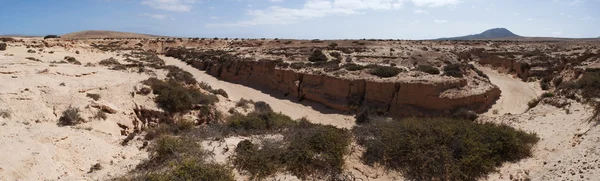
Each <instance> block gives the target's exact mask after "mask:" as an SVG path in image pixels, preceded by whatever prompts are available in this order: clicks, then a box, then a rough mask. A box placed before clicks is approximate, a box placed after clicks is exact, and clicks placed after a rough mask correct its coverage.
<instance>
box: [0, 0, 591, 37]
mask: <svg viewBox="0 0 600 181" xmlns="http://www.w3.org/2000/svg"><path fill="white" fill-rule="evenodd" d="M0 4H1V6H0V34H22V35H46V34H59V35H60V34H65V33H70V32H75V31H82V30H115V31H127V32H138V33H148V34H157V35H170V36H182V37H249V38H260V37H266V38H302V39H313V38H320V39H358V38H384V39H388V38H393V39H430V38H439V37H452V36H462V35H468V34H474V33H479V32H482V31H484V30H486V29H490V28H495V27H504V28H507V29H509V30H511V31H513V32H514V33H516V34H519V35H522V36H543V37H572V38H583V37H598V36H600V10H599V9H600V0H0Z"/></svg>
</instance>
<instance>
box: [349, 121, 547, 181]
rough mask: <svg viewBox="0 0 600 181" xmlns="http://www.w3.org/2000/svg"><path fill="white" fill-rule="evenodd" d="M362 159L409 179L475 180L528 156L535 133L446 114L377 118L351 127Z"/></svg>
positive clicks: (535, 140) (536, 139) (366, 162)
mask: <svg viewBox="0 0 600 181" xmlns="http://www.w3.org/2000/svg"><path fill="white" fill-rule="evenodd" d="M353 132H354V134H355V136H356V138H357V141H358V143H359V144H360V145H362V146H364V147H365V148H366V152H365V153H364V154H363V155H362V158H361V159H362V161H363V162H364V163H365V164H368V165H373V164H375V163H379V164H381V165H383V166H384V167H385V168H388V169H392V170H397V171H400V172H402V173H403V175H404V176H405V177H406V178H407V179H410V180H477V179H479V178H483V177H485V176H486V175H487V174H489V173H491V172H494V171H496V169H497V167H499V166H501V165H502V163H504V162H515V161H518V160H520V159H523V158H526V157H529V156H531V152H532V150H531V149H532V147H533V145H534V144H535V143H537V141H538V140H539V138H538V137H537V136H536V135H535V134H530V133H526V132H523V131H520V130H516V129H514V128H512V127H510V126H507V125H498V124H493V123H483V124H479V123H475V122H472V121H468V120H461V119H450V118H407V119H403V120H400V121H396V120H389V119H379V120H371V121H370V122H368V123H367V124H363V125H360V126H358V127H355V128H354V130H353Z"/></svg>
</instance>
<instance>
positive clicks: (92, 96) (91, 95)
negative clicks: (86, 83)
mask: <svg viewBox="0 0 600 181" xmlns="http://www.w3.org/2000/svg"><path fill="white" fill-rule="evenodd" d="M86 96H87V97H89V98H92V99H94V101H98V100H100V94H92V93H87V94H86Z"/></svg>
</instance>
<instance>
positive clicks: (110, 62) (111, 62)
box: [98, 57, 121, 66]
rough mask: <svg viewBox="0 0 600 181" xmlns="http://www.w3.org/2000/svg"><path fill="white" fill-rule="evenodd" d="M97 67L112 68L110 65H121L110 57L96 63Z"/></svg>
mask: <svg viewBox="0 0 600 181" xmlns="http://www.w3.org/2000/svg"><path fill="white" fill-rule="evenodd" d="M98 64H99V65H102V66H112V65H121V63H119V61H117V59H115V58H113V57H110V58H107V59H104V60H100V62H98Z"/></svg>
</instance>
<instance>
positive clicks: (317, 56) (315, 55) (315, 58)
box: [308, 50, 327, 62]
mask: <svg viewBox="0 0 600 181" xmlns="http://www.w3.org/2000/svg"><path fill="white" fill-rule="evenodd" d="M308 61H310V62H326V61H327V56H326V55H325V54H324V53H323V51H322V50H315V51H313V52H312V54H311V55H310V57H308Z"/></svg>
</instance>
